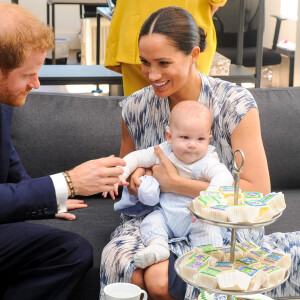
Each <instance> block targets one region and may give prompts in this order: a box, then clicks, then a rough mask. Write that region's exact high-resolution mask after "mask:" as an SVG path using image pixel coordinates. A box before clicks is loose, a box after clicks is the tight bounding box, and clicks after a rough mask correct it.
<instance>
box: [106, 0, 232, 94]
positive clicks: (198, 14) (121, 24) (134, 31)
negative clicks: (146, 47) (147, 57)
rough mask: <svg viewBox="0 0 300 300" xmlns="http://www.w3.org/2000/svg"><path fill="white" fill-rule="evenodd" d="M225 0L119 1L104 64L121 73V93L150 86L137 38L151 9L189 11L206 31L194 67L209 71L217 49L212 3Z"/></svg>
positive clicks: (113, 18) (112, 21) (219, 4)
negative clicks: (204, 43)
mask: <svg viewBox="0 0 300 300" xmlns="http://www.w3.org/2000/svg"><path fill="white" fill-rule="evenodd" d="M226 1H227V0H147V1H142V0H138V1H136V0H118V1H117V5H116V8H115V12H114V14H113V17H112V20H111V25H110V30H109V35H108V38H107V44H106V56H105V64H104V65H105V67H107V68H109V69H111V70H113V71H117V72H119V73H122V74H123V87H124V95H125V96H128V95H130V94H132V93H133V92H135V91H137V90H139V89H141V88H143V87H145V86H147V85H149V83H148V82H147V80H146V79H145V78H144V76H143V74H142V72H141V70H140V65H141V62H140V58H139V50H138V37H139V32H140V28H141V27H142V25H143V23H144V21H145V20H146V19H147V18H148V17H149V16H150V15H151V13H153V12H154V11H156V10H158V9H160V8H162V7H166V6H170V5H173V6H178V7H182V8H184V9H186V10H187V11H189V12H190V13H191V14H192V16H193V17H194V19H195V21H196V22H197V24H198V25H199V26H200V27H201V28H203V29H204V31H205V33H206V41H207V47H206V49H205V51H204V52H202V53H200V55H199V58H198V60H197V64H196V65H197V69H198V70H199V71H200V72H201V73H204V74H208V73H209V69H210V65H211V62H212V58H213V56H214V54H215V51H216V32H215V28H214V25H213V20H212V16H211V5H213V6H224V5H225V3H226Z"/></svg>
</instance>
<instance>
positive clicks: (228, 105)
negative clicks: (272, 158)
mask: <svg viewBox="0 0 300 300" xmlns="http://www.w3.org/2000/svg"><path fill="white" fill-rule="evenodd" d="M200 76H201V80H202V89H201V93H200V97H199V99H198V101H200V102H202V103H204V104H205V105H207V106H208V107H209V109H210V111H211V113H212V116H213V124H212V135H213V139H212V141H211V144H212V145H213V146H215V148H216V152H217V153H218V155H219V158H220V161H221V162H222V163H224V164H225V165H226V166H227V168H228V169H229V170H231V171H232V169H233V164H232V159H233V154H232V150H231V142H230V137H231V134H232V132H233V131H234V129H235V128H236V126H237V125H238V124H239V122H240V121H241V119H242V118H243V117H244V115H245V114H246V113H247V112H248V111H249V110H250V109H251V108H253V107H257V105H256V102H255V100H254V98H253V96H252V95H251V94H250V92H249V91H247V90H246V89H244V88H242V87H239V86H236V85H234V84H231V83H229V82H226V81H222V80H220V79H215V78H211V77H209V76H206V75H203V74H200ZM121 106H122V116H123V119H124V121H125V124H126V126H127V128H128V131H129V133H130V135H131V137H132V140H133V142H134V143H135V147H136V149H137V150H138V149H144V148H147V147H150V146H153V145H156V144H160V143H162V142H163V141H165V128H166V126H167V125H168V121H169V115H170V109H169V104H168V99H167V98H159V97H157V96H156V95H155V93H154V91H153V88H152V87H151V86H149V87H146V88H144V89H142V90H140V91H138V92H136V93H134V94H133V95H131V96H129V97H128V98H126V99H125V100H124V101H123V102H122V103H121ZM140 222H141V219H139V218H129V217H127V216H125V215H122V216H121V225H120V226H119V227H118V228H117V229H116V230H115V231H114V232H113V233H112V236H111V241H110V242H109V244H108V245H107V246H106V247H105V248H104V250H103V253H102V259H101V266H100V278H101V292H100V299H101V298H102V297H101V294H102V292H103V288H104V287H105V285H107V284H109V283H112V282H130V280H131V276H132V273H133V271H134V270H135V267H134V263H133V257H134V255H135V254H136V253H137V252H138V251H140V250H141V249H143V248H144V245H143V243H142V240H141V237H140V232H139V225H140ZM222 230H223V236H224V244H225V245H230V239H231V231H230V229H226V228H223V229H222ZM246 240H247V241H252V242H254V243H256V244H257V245H258V246H262V247H266V248H269V249H275V248H277V249H280V250H282V251H285V252H289V253H291V255H292V269H291V275H290V278H289V279H288V280H287V281H286V282H285V283H284V284H282V285H281V286H279V287H277V288H276V289H274V290H272V291H271V292H269V295H270V296H271V297H272V296H273V297H275V296H277V297H283V296H295V295H300V259H299V258H300V232H293V233H274V234H270V235H267V236H266V235H264V228H258V229H239V230H237V241H238V242H241V241H246ZM170 250H171V251H172V252H173V253H175V254H176V255H177V256H180V255H182V254H184V253H185V252H187V251H189V250H190V246H189V241H188V240H187V239H184V238H183V239H173V240H171V241H170ZM197 295H198V290H197V289H195V288H193V287H191V286H188V288H187V291H186V295H185V299H195V298H196V296H197Z"/></svg>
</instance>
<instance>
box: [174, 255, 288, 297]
mask: <svg viewBox="0 0 300 300" xmlns="http://www.w3.org/2000/svg"><path fill="white" fill-rule="evenodd" d="M190 255H191V251H189V252H187V253H185V254H184V255H182V256H180V257H179V258H177V260H176V261H175V265H174V269H175V272H176V273H177V275H178V276H179V277H180V278H181V279H182V280H183V281H185V282H186V283H188V284H190V285H192V286H194V287H195V288H197V289H199V290H205V291H208V292H212V293H218V294H224V295H234V296H244V295H254V294H260V293H265V292H268V291H271V290H273V289H274V288H276V287H277V286H279V285H281V284H282V283H284V282H285V281H286V280H287V279H288V278H289V276H290V271H289V270H286V273H285V277H284V279H283V280H282V281H280V282H279V283H278V284H277V285H275V286H272V287H268V288H261V289H258V290H255V291H243V292H239V291H231V290H227V291H225V290H220V289H210V288H206V287H203V286H200V285H198V284H197V283H195V282H194V281H192V280H188V279H186V278H184V277H183V276H181V274H180V265H181V263H182V262H183V260H184V259H186V258H187V257H188V256H190Z"/></svg>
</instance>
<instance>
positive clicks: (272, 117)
mask: <svg viewBox="0 0 300 300" xmlns="http://www.w3.org/2000/svg"><path fill="white" fill-rule="evenodd" d="M250 91H251V93H252V94H253V96H254V98H255V100H256V101H257V104H258V109H259V114H260V121H261V129H262V138H263V142H264V147H265V151H266V155H267V159H268V165H269V171H270V176H271V184H272V189H273V190H275V189H277V190H278V189H289V188H299V187H300V176H299V174H300V173H299V170H300V134H299V130H300V87H297V88H273V89H270V88H268V89H251V90H250ZM246 159H247V158H246Z"/></svg>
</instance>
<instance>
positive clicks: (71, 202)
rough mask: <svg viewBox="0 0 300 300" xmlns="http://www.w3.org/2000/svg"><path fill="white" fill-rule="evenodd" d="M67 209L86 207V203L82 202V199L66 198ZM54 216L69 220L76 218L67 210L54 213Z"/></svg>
mask: <svg viewBox="0 0 300 300" xmlns="http://www.w3.org/2000/svg"><path fill="white" fill-rule="evenodd" d="M66 204H67V210H68V211H69V210H72V209H78V208H85V207H87V204H86V203H84V201H83V200H76V199H68V200H67V203H66ZM55 217H56V218H58V219H65V220H69V221H73V220H75V219H76V216H75V215H73V214H70V213H68V212H63V213H59V214H56V215H55Z"/></svg>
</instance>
